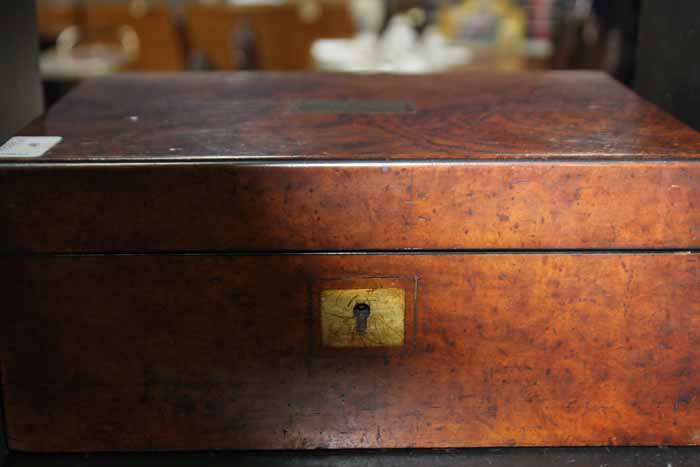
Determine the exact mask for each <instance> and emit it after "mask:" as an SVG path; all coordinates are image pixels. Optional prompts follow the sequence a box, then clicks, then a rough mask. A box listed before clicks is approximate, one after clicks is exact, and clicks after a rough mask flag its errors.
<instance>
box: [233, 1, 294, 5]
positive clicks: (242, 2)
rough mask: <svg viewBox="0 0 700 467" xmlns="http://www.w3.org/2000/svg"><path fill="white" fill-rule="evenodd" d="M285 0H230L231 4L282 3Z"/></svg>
mask: <svg viewBox="0 0 700 467" xmlns="http://www.w3.org/2000/svg"><path fill="white" fill-rule="evenodd" d="M284 1H285V0H228V3H229V4H230V5H237V6H248V5H281V4H282V3H284Z"/></svg>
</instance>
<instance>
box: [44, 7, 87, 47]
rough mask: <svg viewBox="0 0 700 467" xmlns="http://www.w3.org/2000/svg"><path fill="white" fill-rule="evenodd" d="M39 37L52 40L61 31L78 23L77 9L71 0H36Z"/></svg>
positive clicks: (47, 40)
mask: <svg viewBox="0 0 700 467" xmlns="http://www.w3.org/2000/svg"><path fill="white" fill-rule="evenodd" d="M37 25H38V29H39V37H40V38H41V40H42V41H44V42H47V43H48V42H53V41H55V40H56V38H57V37H58V36H59V34H61V32H62V31H64V30H66V29H68V28H69V27H71V26H77V25H78V9H77V8H76V4H75V2H74V1H73V0H39V2H37Z"/></svg>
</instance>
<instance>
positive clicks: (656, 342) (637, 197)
mask: <svg viewBox="0 0 700 467" xmlns="http://www.w3.org/2000/svg"><path fill="white" fill-rule="evenodd" d="M22 136H25V137H36V136H51V137H60V138H62V139H61V140H60V142H58V143H57V144H55V145H53V146H52V147H50V149H48V151H47V152H45V153H44V154H43V155H36V154H34V156H36V157H21V156H26V154H24V153H22V151H20V150H18V151H17V154H14V153H13V152H12V151H13V150H12V147H11V146H10V147H9V149H8V146H7V145H6V147H5V149H4V151H3V152H2V155H1V156H0V219H2V228H1V230H0V240H1V241H0V252H1V255H0V292H1V293H2V309H3V311H2V315H3V318H2V320H3V324H4V326H3V327H2V330H1V331H0V333H1V335H0V338H1V342H2V353H1V354H0V355H1V356H0V359H1V361H2V392H3V395H4V407H5V417H6V421H7V433H8V440H9V444H10V448H11V449H14V450H22V451H32V452H47V451H51V452H57V451H58V452H63V451H121V450H162V449H167V450H169V449H283V448H303V449H306V448H395V447H470V446H535V445H539V446H575V445H621V444H624V445H657V444H676V445H693V444H699V443H700V287H699V285H700V256H699V255H698V251H699V250H698V248H699V247H700V164H699V162H700V159H699V157H700V138H699V136H698V134H697V133H696V132H694V131H693V130H691V129H689V128H687V127H685V126H684V125H682V124H681V123H679V122H677V121H676V120H674V119H673V118H672V117H670V116H668V115H667V114H665V113H663V112H661V111H660V110H658V109H657V108H655V107H654V106H652V105H651V104H649V103H647V102H645V101H643V100H642V99H641V98H639V97H637V96H636V95H635V94H634V93H633V92H632V91H630V90H628V89H625V88H624V87H622V86H621V85H619V84H617V83H615V82H614V81H613V80H611V79H610V78H607V77H606V76H604V75H602V74H598V73H576V72H554V73H539V74H534V73H533V74H486V73H473V74H466V75H446V76H430V77H419V76H389V75H379V76H354V75H353V76H350V75H333V74H324V75H320V74H246V73H236V74H217V73H208V74H180V75H161V74H155V75H122V76H116V77H110V78H104V79H96V80H93V81H89V82H87V83H86V84H83V85H81V86H80V87H79V88H78V89H77V90H76V91H75V92H73V93H72V94H70V96H68V97H67V98H65V99H64V100H63V101H61V102H60V103H59V104H58V105H56V106H55V107H54V108H52V109H51V110H50V111H49V112H48V113H47V114H46V115H45V116H44V117H42V118H40V119H39V120H38V121H36V122H34V123H33V124H32V125H31V126H30V127H28V128H27V129H25V130H24V131H23V132H22ZM23 141H24V142H23V143H21V144H20V146H22V145H27V144H29V146H31V145H32V141H34V139H32V138H30V139H28V140H23ZM37 141H38V140H37ZM56 141H58V139H56V140H54V143H55V142H56ZM42 144H43V143H42ZM30 152H31V151H30ZM18 156H20V157H18Z"/></svg>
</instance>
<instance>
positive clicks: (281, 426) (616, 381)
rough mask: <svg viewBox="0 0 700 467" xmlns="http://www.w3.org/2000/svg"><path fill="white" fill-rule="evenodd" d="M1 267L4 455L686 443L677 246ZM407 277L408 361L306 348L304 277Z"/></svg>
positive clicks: (682, 284)
mask: <svg viewBox="0 0 700 467" xmlns="http://www.w3.org/2000/svg"><path fill="white" fill-rule="evenodd" d="M0 271H2V274H3V280H2V282H1V283H0V285H1V287H2V294H3V297H4V303H5V304H6V306H7V307H8V308H6V309H8V310H12V311H13V312H12V313H10V314H9V316H7V319H6V320H5V321H6V322H7V325H6V327H4V328H3V331H2V332H3V336H2V342H3V354H2V357H3V358H2V362H3V376H4V383H5V396H6V408H7V413H6V416H7V420H8V433H9V439H10V443H11V445H12V447H13V448H14V449H22V450H31V451H82V450H87V451H92V450H122V449H138V450H141V449H209V448H255V449H265V448H275V449H276V448H315V447H326V448H358V447H406V446H416V447H449V446H504V445H517V446H530V445H600V444H611V445H624V444H649V445H658V444H696V443H698V441H699V439H700V428H698V427H699V426H700V396H699V395H698V387H700V376H699V375H700V363H699V362H700V331H699V329H700V288H698V287H697V284H698V281H700V257H699V256H698V255H694V254H622V255H619V254H578V255H577V254H501V255H488V254H485V255H482V254H475V255H350V256H342V255H306V256H250V257H237V256H113V257H63V258H35V259H16V260H4V261H3V262H2V263H1V264H0ZM408 274H411V275H413V276H414V277H415V278H416V279H417V284H418V285H417V293H416V307H415V326H414V329H409V330H408V332H415V349H414V350H413V351H412V352H409V353H407V354H404V355H393V356H391V355H390V356H386V355H381V354H380V355H381V356H379V357H375V358H373V357H372V356H367V355H357V354H356V353H354V352H353V351H352V349H351V350H349V351H348V352H346V353H342V352H340V353H338V352H336V353H335V354H334V355H333V356H326V355H323V354H319V352H317V351H316V349H317V344H318V343H317V342H314V339H313V336H314V329H315V326H317V322H316V319H317V317H316V316H315V314H314V308H315V307H314V303H315V301H316V300H317V299H318V296H316V295H315V294H314V293H313V292H311V290H313V288H314V284H315V283H317V282H318V281H320V280H323V279H327V278H334V277H339V276H340V277H345V278H362V277H367V278H371V277H377V276H405V275H408ZM336 350H337V349H336Z"/></svg>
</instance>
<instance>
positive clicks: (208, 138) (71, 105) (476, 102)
mask: <svg viewBox="0 0 700 467" xmlns="http://www.w3.org/2000/svg"><path fill="white" fill-rule="evenodd" d="M304 99H325V100H343V99H355V100H365V101H372V100H384V101H387V100H388V101H401V102H405V103H407V104H409V105H410V107H411V109H412V110H411V111H409V112H404V113H353V114H348V113H335V112H320V113H319V112H313V113H306V112H298V111H295V110H294V109H295V108H296V106H295V103H296V102H297V101H299V100H304ZM27 133H31V134H46V135H51V136H63V137H64V138H65V140H64V142H63V143H61V144H60V145H59V146H57V147H56V148H55V149H54V150H53V151H51V153H50V154H49V155H47V156H45V157H44V158H42V159H41V160H42V161H51V160H53V161H57V160H101V159H106V160H118V159H147V160H172V159H188V158H192V157H196V158H202V157H211V158H222V157H223V158H228V159H251V158H252V159H259V158H275V159H279V158H287V159H300V158H304V159H322V160H328V159H339V158H340V159H387V158H390V159H397V158H398V159H401V158H408V159H425V158H435V159H493V158H498V159H501V158H506V159H508V158H518V159H522V158H526V159H528V158H530V159H531V158H575V159H580V158H607V159H610V158H612V159H615V158H621V157H639V158H697V157H698V155H699V154H700V138H698V135H697V133H696V132H694V131H693V130H692V129H690V128H688V127H686V126H684V125H683V124H681V123H679V122H678V121H676V120H674V119H673V118H672V117H670V116H669V115H667V114H665V113H664V112H662V111H660V110H658V109H657V108H656V107H654V106H653V105H651V104H649V103H647V102H645V101H643V100H642V99H641V98H639V97H638V96H636V95H635V94H634V93H632V91H630V90H627V89H625V88H624V87H622V86H621V85H620V84H617V83H615V82H614V81H613V80H612V78H609V77H607V76H605V75H604V74H602V73H586V72H551V73H530V74H525V73H520V74H516V73H513V74H507V73H506V74H492V73H491V74H489V73H470V74H464V75H442V76H440V75H438V76H430V77H424V76H394V75H370V76H366V75H364V76H357V75H334V74H304V73H298V74H294V73H291V74H290V73H274V74H273V73H270V74H259V73H258V74H256V73H236V74H227V73H207V74H186V75H182V74H180V75H168V74H155V75H121V76H115V77H109V78H104V79H97V80H94V81H91V82H89V83H86V84H83V85H82V86H81V87H80V88H79V90H78V91H77V92H76V93H73V94H72V95H71V96H69V97H67V98H66V99H64V100H63V101H61V102H60V103H59V104H57V105H56V106H55V107H53V108H52V109H51V110H49V112H48V114H47V115H46V117H45V118H44V119H43V120H41V121H39V122H37V123H36V125H35V126H34V127H32V128H30V129H29V130H28V131H27Z"/></svg>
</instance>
